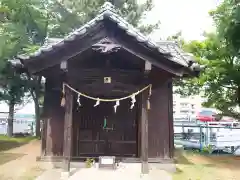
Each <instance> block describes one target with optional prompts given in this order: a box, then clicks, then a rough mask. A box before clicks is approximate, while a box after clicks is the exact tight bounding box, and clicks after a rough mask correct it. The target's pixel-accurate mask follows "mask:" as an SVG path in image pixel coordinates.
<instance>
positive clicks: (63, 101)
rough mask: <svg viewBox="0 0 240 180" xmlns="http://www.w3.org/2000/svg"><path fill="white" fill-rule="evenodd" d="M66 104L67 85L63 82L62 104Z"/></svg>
mask: <svg viewBox="0 0 240 180" xmlns="http://www.w3.org/2000/svg"><path fill="white" fill-rule="evenodd" d="M65 104H66V99H65V86H64V84H63V89H62V99H61V106H62V107H64V106H65Z"/></svg>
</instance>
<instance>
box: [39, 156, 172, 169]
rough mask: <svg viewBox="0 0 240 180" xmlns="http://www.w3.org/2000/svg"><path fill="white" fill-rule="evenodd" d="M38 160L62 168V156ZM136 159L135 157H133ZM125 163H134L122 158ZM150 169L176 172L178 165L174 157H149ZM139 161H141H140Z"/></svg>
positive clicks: (76, 164) (80, 164)
mask: <svg viewBox="0 0 240 180" xmlns="http://www.w3.org/2000/svg"><path fill="white" fill-rule="evenodd" d="M37 160H38V161H44V162H48V163H49V165H51V166H52V168H62V157H61V156H53V157H51V156H43V157H38V158H37ZM133 160H134V159H133ZM122 162H123V163H132V162H131V161H125V160H122ZM148 162H149V163H148V165H149V169H152V168H155V169H159V170H164V171H167V172H170V173H173V172H176V165H175V164H174V161H173V159H167V158H166V159H163V158H149V159H148ZM137 163H141V162H140V161H138V162H137ZM70 166H71V167H74V168H85V167H86V165H85V162H71V165H70Z"/></svg>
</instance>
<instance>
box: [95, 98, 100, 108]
mask: <svg viewBox="0 0 240 180" xmlns="http://www.w3.org/2000/svg"><path fill="white" fill-rule="evenodd" d="M99 104H100V100H99V98H98V100H97V102H96V104H95V105H94V107H97V106H98V105H99Z"/></svg>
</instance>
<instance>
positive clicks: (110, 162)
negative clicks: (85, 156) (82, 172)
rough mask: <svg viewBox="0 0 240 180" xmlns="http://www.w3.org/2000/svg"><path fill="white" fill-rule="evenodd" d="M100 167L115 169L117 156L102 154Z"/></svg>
mask: <svg viewBox="0 0 240 180" xmlns="http://www.w3.org/2000/svg"><path fill="white" fill-rule="evenodd" d="M99 167H100V168H103V167H107V168H112V169H115V156H100V157H99Z"/></svg>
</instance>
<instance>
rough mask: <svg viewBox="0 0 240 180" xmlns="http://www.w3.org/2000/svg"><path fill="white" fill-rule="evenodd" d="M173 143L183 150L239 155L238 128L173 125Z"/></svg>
mask: <svg viewBox="0 0 240 180" xmlns="http://www.w3.org/2000/svg"><path fill="white" fill-rule="evenodd" d="M174 143H175V145H176V146H183V147H184V148H191V149H199V150H200V151H203V150H205V149H206V148H207V149H208V150H210V151H211V152H214V151H218V152H225V153H233V154H235V155H240V126H236V125H234V124H228V125H221V124H220V125H214V126H212V125H209V124H196V123H184V124H180V123H174Z"/></svg>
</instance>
